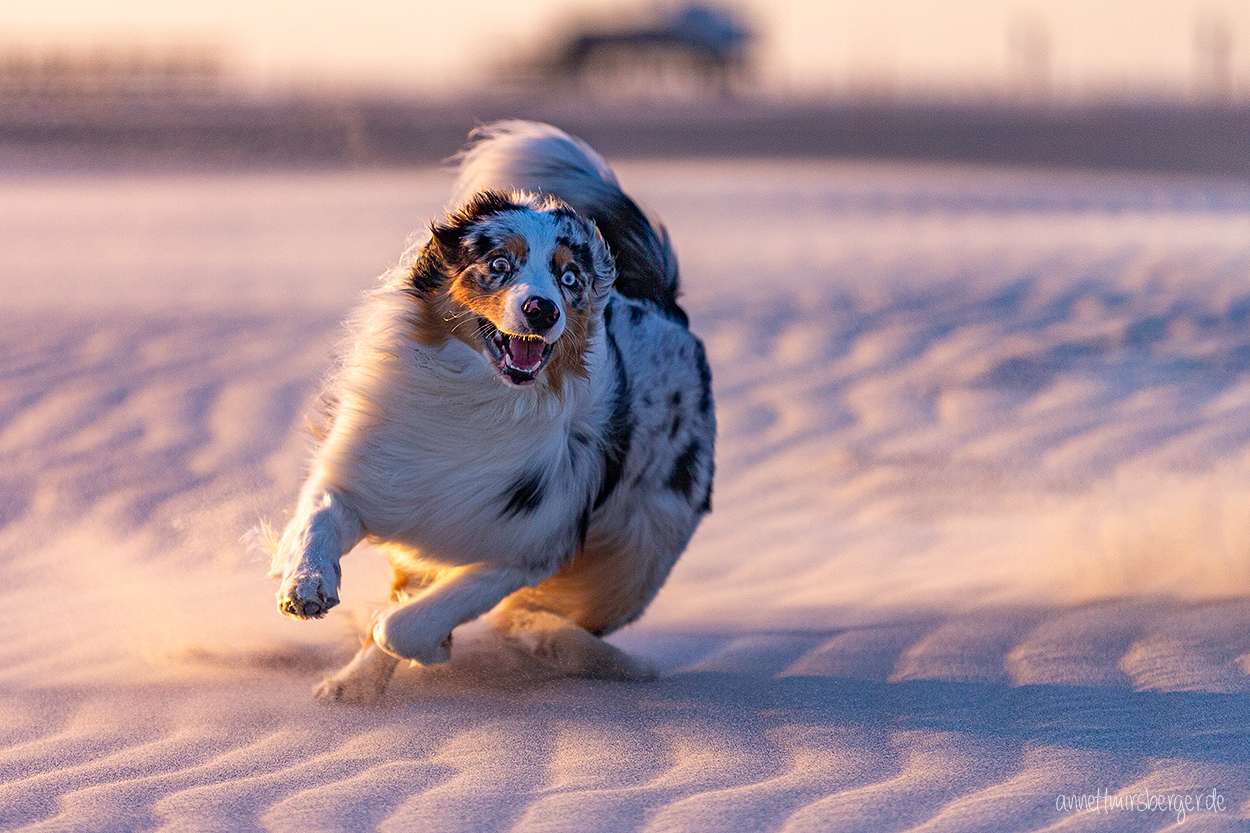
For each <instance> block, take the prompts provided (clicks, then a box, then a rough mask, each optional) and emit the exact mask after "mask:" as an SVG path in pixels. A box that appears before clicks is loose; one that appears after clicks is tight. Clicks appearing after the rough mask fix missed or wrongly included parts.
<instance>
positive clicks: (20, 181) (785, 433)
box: [0, 161, 1250, 831]
mask: <svg viewBox="0 0 1250 833" xmlns="http://www.w3.org/2000/svg"><path fill="white" fill-rule="evenodd" d="M619 173H620V175H621V178H622V180H623V182H624V183H625V185H626V187H627V188H628V189H630V190H631V191H633V192H634V193H635V194H636V195H637V196H638V197H639V198H640V199H641V200H642V201H643V202H644V203H646V204H647V205H648V206H649V207H650V208H651V209H653V210H654V211H656V212H657V213H659V214H660V215H661V216H662V217H663V218H664V219H665V220H666V221H667V223H668V225H669V227H670V230H671V231H672V234H673V238H674V241H675V243H676V245H677V248H678V252H679V254H680V257H681V260H682V264H683V274H684V280H685V286H686V296H685V303H686V306H687V309H688V310H689V312H690V314H691V319H692V325H693V327H694V328H695V330H696V331H697V332H698V333H700V334H701V335H702V336H703V338H704V339H705V341H706V343H707V346H708V351H709V356H710V359H711V363H712V367H713V372H714V375H715V390H716V396H717V402H718V413H719V418H720V426H721V429H720V444H719V448H718V479H717V487H716V495H715V499H714V500H715V509H714V512H713V513H712V514H711V515H710V516H709V517H708V518H707V519H706V521H705V522H704V524H703V526H702V527H701V529H700V530H699V532H698V534H697V535H696V536H695V539H694V541H693V542H692V544H691V546H690V549H689V551H688V552H687V553H686V555H685V556H684V557H683V560H682V561H681V562H680V563H679V564H678V566H677V568H676V569H675V571H674V573H673V575H672V577H671V578H670V580H669V582H668V584H667V585H666V587H665V588H664V590H663V591H662V592H661V594H660V596H659V598H658V599H657V600H656V602H655V603H654V605H653V606H652V608H651V610H650V611H649V612H648V613H647V615H646V616H645V617H644V618H643V619H642V620H641V621H640V622H639V623H637V624H636V625H634V626H632V627H630V628H628V629H627V630H625V631H623V632H622V633H620V634H618V635H616V636H615V637H613V640H614V642H616V644H618V645H620V646H622V647H623V648H625V649H627V650H630V651H632V652H635V653H637V654H639V655H642V656H645V657H648V658H650V659H651V660H653V661H654V662H656V663H657V664H658V665H659V666H660V668H661V669H662V676H661V678H660V679H659V680H658V681H657V682H654V683H648V684H635V685H626V684H607V683H600V682H592V681H584V680H557V679H552V678H550V677H548V676H546V675H544V674H543V673H541V672H540V671H538V670H537V669H535V668H534V667H532V666H531V665H529V664H527V663H526V662H524V661H523V660H522V659H520V658H519V657H518V656H516V655H514V654H512V653H511V652H509V651H508V650H507V649H506V648H504V647H502V646H500V645H499V644H497V643H496V642H495V641H494V640H493V639H492V638H491V637H490V635H489V634H488V633H487V632H485V631H484V629H483V628H481V627H480V626H474V625H468V626H465V627H464V628H463V629H462V631H461V632H458V634H457V641H456V647H455V652H454V655H453V660H452V662H451V663H449V664H448V665H445V666H439V667H436V668H430V669H420V668H404V669H401V670H400V671H399V672H398V673H397V676H396V680H395V683H394V684H393V686H392V688H391V690H390V691H389V693H388V695H387V697H386V699H385V701H384V702H383V703H382V704H381V705H379V706H377V707H374V708H353V707H344V706H326V705H322V704H319V703H316V702H314V701H313V699H312V697H311V694H310V687H311V685H312V684H313V683H314V682H315V681H316V680H318V679H319V678H320V676H321V675H323V674H324V673H325V672H326V671H327V670H328V669H330V668H332V667H334V665H335V664H336V663H338V662H341V661H343V660H345V658H346V657H348V656H350V654H351V653H352V651H353V650H354V647H355V645H356V632H357V631H358V630H359V629H360V627H361V625H362V623H363V622H366V621H368V618H369V616H370V615H371V614H372V611H373V610H374V609H375V606H376V604H377V603H378V602H379V601H380V600H381V599H382V597H383V596H384V593H385V590H386V580H387V573H386V568H385V564H384V562H383V560H382V558H381V557H380V555H379V554H378V553H377V552H374V551H370V550H368V549H367V548H362V549H361V550H358V551H356V552H354V553H352V554H351V555H350V556H348V557H347V558H346V559H345V562H344V588H343V590H344V602H343V604H342V605H341V606H340V607H339V608H337V609H336V610H335V611H333V612H332V614H331V615H330V616H329V617H327V619H326V620H324V621H320V622H315V623H300V622H294V621H289V620H286V619H283V618H282V617H280V616H279V615H278V613H277V612H276V609H275V603H274V597H273V594H274V590H275V587H274V584H273V583H272V582H270V581H269V580H268V579H267V578H266V577H265V573H266V569H267V562H266V559H265V557H264V555H263V554H261V553H258V552H256V551H255V550H253V549H251V548H249V546H248V544H247V542H246V540H244V538H245V534H246V533H247V531H248V530H249V529H250V528H252V527H253V526H255V525H256V523H257V522H258V521H260V520H261V519H269V520H271V521H274V522H276V523H281V522H282V521H283V519H284V517H285V515H284V513H285V512H286V511H288V510H289V508H290V506H291V504H292V502H293V498H294V495H295V493H296V491H297V489H298V486H299V482H300V478H301V474H302V469H303V466H304V463H305V460H306V455H307V450H308V448H309V446H310V443H311V442H312V440H311V438H310V436H309V435H308V433H307V431H306V430H304V428H303V424H304V419H303V414H304V411H305V410H306V408H307V407H308V405H309V403H310V401H311V398H312V396H313V394H314V392H315V390H316V386H317V382H318V379H319V377H320V374H321V373H322V372H323V371H324V370H325V368H326V365H327V361H328V357H329V355H330V351H331V349H332V347H333V345H334V342H335V340H336V338H337V336H338V328H339V322H340V321H341V320H342V319H343V318H344V317H345V315H346V313H347V310H348V309H349V308H350V307H351V305H352V304H353V303H354V301H355V299H356V298H357V297H358V295H359V294H360V293H361V292H362V291H363V290H365V289H367V288H368V287H369V286H370V285H371V283H372V280H373V276H375V275H377V274H379V273H380V272H381V271H382V270H383V269H384V268H386V266H388V265H389V264H390V263H392V262H393V261H394V260H395V259H396V258H397V257H398V255H399V253H400V251H401V250H402V249H403V248H404V246H405V239H406V237H407V235H408V234H409V233H410V232H411V231H412V230H413V229H417V228H420V227H421V226H422V225H424V224H425V223H426V222H427V221H428V220H429V218H430V217H431V216H432V214H433V213H434V212H435V211H437V210H438V208H439V207H440V206H441V204H442V201H443V199H444V197H445V194H446V190H447V187H448V185H449V183H450V177H449V176H448V175H447V174H446V173H445V172H440V171H436V170H401V171H363V172H360V171H358V172H315V171H314V172H309V171H305V172H273V173H255V172H253V173H238V172H236V173H225V172H223V173H201V174H166V175H158V174H135V173H129V174H123V173H115V174H104V173H100V174H91V173H84V172H82V171H81V170H80V171H77V172H74V173H62V174H58V173H55V172H48V171H46V170H44V171H40V172H22V171H20V170H12V169H10V170H8V171H6V172H5V173H3V174H2V175H0V240H3V241H4V243H3V246H0V356H2V357H3V362H2V363H0V472H2V474H0V478H3V480H2V481H0V482H2V483H3V486H2V488H0V563H2V564H3V567H4V582H3V585H2V586H0V600H2V601H3V603H2V604H0V633H3V640H2V641H0V657H2V660H0V691H2V692H3V694H2V697H0V829H6V830H9V829H22V830H76V831H77V830H84V831H85V830H99V831H132V830H149V829H168V830H223V831H243V830H257V829H260V830H274V831H296V830H300V831H308V830H327V831H329V830H372V829H381V830H394V831H410V830H421V831H444V830H447V831H453V830H467V831H490V830H518V831H539V830H542V831H557V830H567V831H590V830H595V831H599V830H603V831H609V830H621V831H626V830H647V831H668V830H674V831H675V830H682V831H754V830H785V831H808V830H811V831H834V830H848V831H862V830H882V831H884V830H926V831H938V830H986V831H1009V830H1010V831H1025V830H1042V829H1054V830H1065V831H1067V830H1074V831H1075V830H1134V831H1136V830H1161V829H1171V828H1173V827H1175V826H1177V825H1179V826H1180V828H1183V829H1185V830H1202V831H1208V830H1243V829H1246V825H1247V820H1248V819H1250V281H1248V279H1247V278H1248V275H1250V193H1248V192H1247V190H1246V189H1245V187H1244V185H1235V184H1227V183H1221V182H1219V181H1211V180H1197V179H1179V178H1164V177H1148V176H1144V175H1135V176H1088V175H1082V176H1078V175H1076V174H1065V173H1062V172H1054V171H1052V172H1020V171H1010V170H992V169H978V168H958V167H925V166H902V165H868V164H861V165H856V164H849V163H831V162H822V163H816V162H812V163H803V162H786V163H780V162H755V163H752V162H742V161H738V162H733V163H729V162H724V163H719V162H704V163H682V164H677V163H663V162H634V163H628V164H622V165H620V166H619ZM1108 795H1110V796H1111V799H1109V800H1108V799H1107V796H1108ZM1086 796H1093V797H1094V799H1095V800H1094V809H1093V810H1090V809H1079V808H1087V807H1088V805H1089V803H1090V802H1089V801H1088V800H1086V799H1085V798H1084V797H1086ZM1185 796H1189V798H1190V800H1191V804H1190V805H1188V806H1189V809H1188V810H1185V809H1183V808H1184V807H1185V806H1186V805H1185V803H1184V799H1185ZM1195 796H1196V798H1195ZM1134 802H1136V803H1134ZM1126 807H1127V808H1128V809H1126ZM1178 808H1180V809H1178Z"/></svg>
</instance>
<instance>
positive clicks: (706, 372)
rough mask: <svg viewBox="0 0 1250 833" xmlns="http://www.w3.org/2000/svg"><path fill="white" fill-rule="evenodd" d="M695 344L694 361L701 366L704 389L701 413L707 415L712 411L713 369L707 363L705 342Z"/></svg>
mask: <svg viewBox="0 0 1250 833" xmlns="http://www.w3.org/2000/svg"><path fill="white" fill-rule="evenodd" d="M694 344H695V349H694V360H695V362H696V363H697V364H698V366H699V384H700V385H701V387H702V389H701V392H700V394H699V413H701V414H706V413H710V412H711V410H712V368H711V367H710V366H709V365H708V363H707V352H706V351H705V350H704V349H703V342H701V341H699V340H697V339H696V340H695V343H694Z"/></svg>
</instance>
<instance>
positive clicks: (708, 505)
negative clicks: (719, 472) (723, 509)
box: [699, 476, 712, 515]
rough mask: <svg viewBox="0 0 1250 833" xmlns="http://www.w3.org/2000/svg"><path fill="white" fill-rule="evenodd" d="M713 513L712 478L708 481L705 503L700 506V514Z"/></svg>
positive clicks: (704, 497) (704, 496)
mask: <svg viewBox="0 0 1250 833" xmlns="http://www.w3.org/2000/svg"><path fill="white" fill-rule="evenodd" d="M711 511H712V478H711V477H710V476H709V477H708V479H707V491H705V492H704V493H703V502H702V503H700V504H699V514H700V515H706V514H707V513H708V512H711Z"/></svg>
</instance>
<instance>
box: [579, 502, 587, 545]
mask: <svg viewBox="0 0 1250 833" xmlns="http://www.w3.org/2000/svg"><path fill="white" fill-rule="evenodd" d="M589 531H590V507H589V506H587V507H586V508H584V509H582V514H581V515H579V516H578V517H577V546H578V547H579V548H580V547H584V546H585V545H586V533H587V532H589Z"/></svg>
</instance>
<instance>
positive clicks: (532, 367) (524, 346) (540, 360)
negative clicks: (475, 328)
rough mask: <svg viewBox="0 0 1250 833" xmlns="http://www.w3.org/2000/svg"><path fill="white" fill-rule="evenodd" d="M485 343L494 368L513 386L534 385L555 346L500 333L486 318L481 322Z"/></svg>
mask: <svg viewBox="0 0 1250 833" xmlns="http://www.w3.org/2000/svg"><path fill="white" fill-rule="evenodd" d="M482 340H483V341H485V342H486V348H487V350H489V351H490V354H491V358H493V359H494V361H495V369H496V370H498V371H499V373H500V374H501V375H503V376H504V377H505V378H506V379H507V380H508V381H510V382H512V384H514V385H528V384H530V383H531V382H533V381H534V380H535V379H536V378H537V377H538V371H540V370H542V369H543V365H544V364H546V363H547V359H548V358H550V356H551V348H552V345H550V344H548V343H547V342H545V341H543V340H542V337H541V336H524V335H513V334H511V333H504V332H500V331H499V330H498V329H496V328H495V327H494V325H492V324H491V323H490V322H489V321H487V320H486V319H482Z"/></svg>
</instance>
